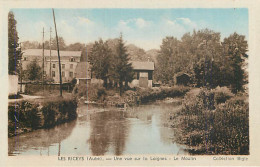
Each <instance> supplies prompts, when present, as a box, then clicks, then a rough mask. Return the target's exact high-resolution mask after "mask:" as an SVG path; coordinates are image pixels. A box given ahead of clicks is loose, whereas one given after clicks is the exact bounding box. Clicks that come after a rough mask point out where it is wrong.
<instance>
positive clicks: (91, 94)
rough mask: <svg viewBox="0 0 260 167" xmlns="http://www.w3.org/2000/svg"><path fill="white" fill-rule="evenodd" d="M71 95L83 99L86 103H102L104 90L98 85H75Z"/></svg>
mask: <svg viewBox="0 0 260 167" xmlns="http://www.w3.org/2000/svg"><path fill="white" fill-rule="evenodd" d="M73 94H74V95H76V96H77V97H79V98H80V97H84V98H86V99H87V100H88V101H98V100H100V101H103V100H104V98H105V97H104V96H105V95H106V90H105V89H104V88H103V87H102V86H101V85H98V84H89V85H87V86H86V85H76V86H75V88H74V90H73Z"/></svg>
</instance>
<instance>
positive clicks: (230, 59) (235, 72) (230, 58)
mask: <svg viewBox="0 0 260 167" xmlns="http://www.w3.org/2000/svg"><path fill="white" fill-rule="evenodd" d="M223 47H224V54H225V57H226V63H227V64H228V69H229V70H231V71H232V73H231V75H229V76H227V77H226V79H227V80H228V82H229V84H230V85H231V87H232V92H235V93H236V92H238V91H241V90H243V85H244V83H245V82H247V81H245V79H244V78H245V77H244V75H245V74H244V70H243V69H242V66H243V63H244V60H245V59H244V58H247V55H246V52H247V48H248V44H247V41H246V40H245V36H243V35H239V34H237V33H234V34H232V35H230V36H229V37H228V38H225V39H224V42H223Z"/></svg>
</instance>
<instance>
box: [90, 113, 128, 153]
mask: <svg viewBox="0 0 260 167" xmlns="http://www.w3.org/2000/svg"><path fill="white" fill-rule="evenodd" d="M90 126H91V135H90V138H89V140H88V142H89V143H90V149H91V151H92V154H93V155H104V154H105V153H106V152H108V150H109V149H113V150H114V154H115V155H122V154H123V152H124V148H125V143H126V140H127V136H128V131H129V121H128V120H127V119H125V117H124V112H122V111H106V112H100V113H95V114H93V115H92V116H91V120H90Z"/></svg>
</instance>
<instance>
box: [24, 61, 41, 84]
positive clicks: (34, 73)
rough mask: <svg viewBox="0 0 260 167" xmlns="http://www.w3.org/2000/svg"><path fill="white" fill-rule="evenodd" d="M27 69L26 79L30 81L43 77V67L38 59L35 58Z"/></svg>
mask: <svg viewBox="0 0 260 167" xmlns="http://www.w3.org/2000/svg"><path fill="white" fill-rule="evenodd" d="M26 69H27V70H26V71H25V79H28V80H30V81H36V80H40V79H41V77H42V68H41V67H40V66H39V65H38V62H37V60H36V59H35V60H33V61H32V62H31V63H30V64H28V65H27V68H26Z"/></svg>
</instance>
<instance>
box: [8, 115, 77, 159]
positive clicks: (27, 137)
mask: <svg viewBox="0 0 260 167" xmlns="http://www.w3.org/2000/svg"><path fill="white" fill-rule="evenodd" d="M75 125H76V120H74V121H71V122H69V123H65V124H62V125H58V126H56V127H54V128H51V129H39V130H36V131H33V132H30V133H27V134H22V135H19V136H14V137H12V138H9V139H8V154H9V155H15V154H20V153H22V152H24V151H26V150H40V153H41V151H42V149H48V148H49V147H50V146H52V145H53V144H55V143H57V144H59V147H58V150H57V154H60V143H61V141H62V140H64V139H66V138H68V136H69V135H70V134H71V132H72V130H73V129H74V127H75ZM47 154H48V155H49V150H48V153H47ZM57 154H56V155H57Z"/></svg>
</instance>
